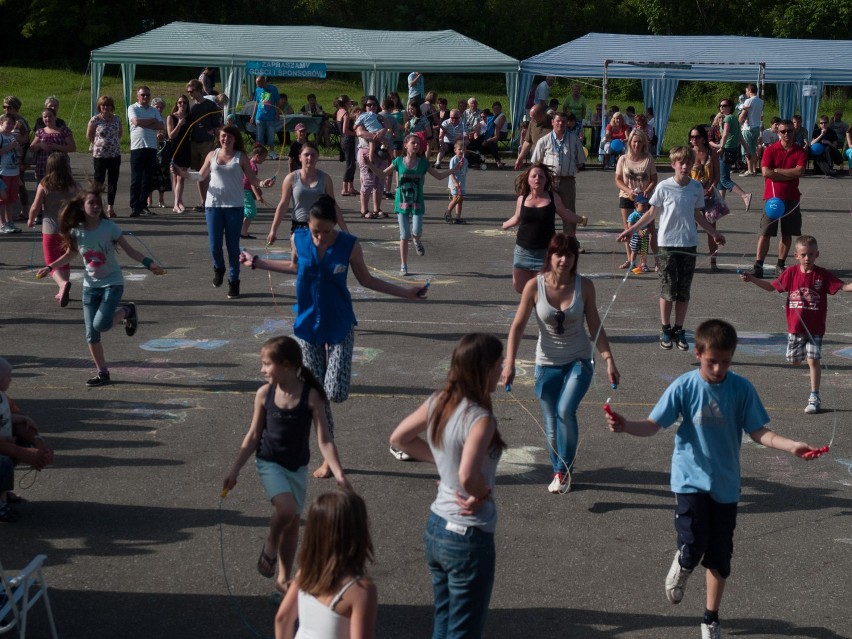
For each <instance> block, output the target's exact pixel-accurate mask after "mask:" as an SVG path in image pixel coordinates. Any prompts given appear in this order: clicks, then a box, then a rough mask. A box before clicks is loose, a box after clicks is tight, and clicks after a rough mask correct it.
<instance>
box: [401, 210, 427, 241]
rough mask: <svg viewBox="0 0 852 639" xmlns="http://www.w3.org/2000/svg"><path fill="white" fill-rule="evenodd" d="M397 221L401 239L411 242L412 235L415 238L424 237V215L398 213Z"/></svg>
mask: <svg viewBox="0 0 852 639" xmlns="http://www.w3.org/2000/svg"><path fill="white" fill-rule="evenodd" d="M396 221H397V223H398V224H399V239H401V240H410V239H411V236H412V235H414V237H420V236H421V235H423V215H412V214H410V213H397V214H396Z"/></svg>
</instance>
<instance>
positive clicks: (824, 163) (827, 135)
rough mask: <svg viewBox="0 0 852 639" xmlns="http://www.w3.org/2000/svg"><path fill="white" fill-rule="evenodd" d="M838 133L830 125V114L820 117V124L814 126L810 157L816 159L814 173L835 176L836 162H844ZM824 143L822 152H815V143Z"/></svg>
mask: <svg viewBox="0 0 852 639" xmlns="http://www.w3.org/2000/svg"><path fill="white" fill-rule="evenodd" d="M837 142H838V140H837V134H836V133H835V132H834V131H833V130H832V129H831V127H829V126H828V116H827V115H821V116H820V117H819V126H817V127H815V128H814V134H813V138H811V144H810V147H811V148H810V153H809V155H810V158H811V159H812V160H813V161H814V175H826V176H829V177H834V176H836V175H837V171H835V170H834V165H835V164H842V163H843V156H842V155H840V151H838V150H837V146H838V144H837ZM816 143H820V144H822V147H823V151H822V153H816V152H814V144H816Z"/></svg>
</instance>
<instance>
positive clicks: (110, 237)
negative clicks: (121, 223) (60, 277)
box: [71, 219, 124, 288]
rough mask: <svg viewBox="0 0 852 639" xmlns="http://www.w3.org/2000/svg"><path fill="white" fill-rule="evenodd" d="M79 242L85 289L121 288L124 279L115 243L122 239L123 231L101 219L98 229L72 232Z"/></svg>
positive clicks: (114, 224)
mask: <svg viewBox="0 0 852 639" xmlns="http://www.w3.org/2000/svg"><path fill="white" fill-rule="evenodd" d="M71 235H72V237H74V238H75V240H76V242H77V250H78V251H79V253H80V255H81V256H82V258H83V264H84V266H85V269H86V270H85V271H84V273H83V286H84V287H95V288H98V287H104V286H121V285H122V284H124V277H123V276H122V274H121V266H119V264H118V259H117V258H116V254H115V243H116V242H117V241H118V239H119V238H120V237H121V235H122V233H121V229H120V228H119V227H118V225H117V224H116V223H115V222H113V221H112V220H106V219H101V221H100V224H98V227H97V228H96V229H87V228H85V227H83V226H82V225H81V226H78V227H76V228H74V229H72V230H71Z"/></svg>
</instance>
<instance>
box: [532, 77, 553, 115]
mask: <svg viewBox="0 0 852 639" xmlns="http://www.w3.org/2000/svg"><path fill="white" fill-rule="evenodd" d="M555 81H556V77H555V76H552V75H549V76H547V77H546V78H545V79H544V80H542V81H541V83H539V85H538V86H537V87H536V89H535V103H536V104H540V105H541V106H543V107H544V108H545V109H546V108H547V103H548V101H549V100H550V87H552V86H553V83H554V82H555Z"/></svg>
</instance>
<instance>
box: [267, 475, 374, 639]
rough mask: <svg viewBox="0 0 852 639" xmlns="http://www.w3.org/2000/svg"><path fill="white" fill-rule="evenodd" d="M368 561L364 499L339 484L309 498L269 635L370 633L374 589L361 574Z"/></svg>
mask: <svg viewBox="0 0 852 639" xmlns="http://www.w3.org/2000/svg"><path fill="white" fill-rule="evenodd" d="M368 561H370V562H372V561H373V542H372V540H371V539H370V525H369V521H368V519H367V506H366V505H365V504H364V500H363V499H362V498H361V497H360V496H358V495H357V494H356V493H354V492H352V491H342V490H338V491H336V492H333V493H325V494H323V495H320V496H319V497H317V498H316V499H314V501H313V503H312V504H311V507H310V510H308V518H307V522H306V523H305V534H304V538H303V540H302V548H301V550H300V551H299V572H298V573H296V577H295V579H293V581H292V582H291V583H290V586H289V588H288V590H287V594H286V595H285V596H284V599H283V601H282V602H281V606H280V607H279V608H278V614H276V615H275V639H293V638H294V637H295V638H296V639H372V638H373V637H375V634H376V612H377V611H378V607H379V603H378V592H377V590H376V585H375V584H374V583H373V582H372V581H371V580H370V579H368V578H366V577H364V576H363V575H364V574H365V570H366V564H367V562H368ZM296 620H298V621H299V632H295V627H296Z"/></svg>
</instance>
